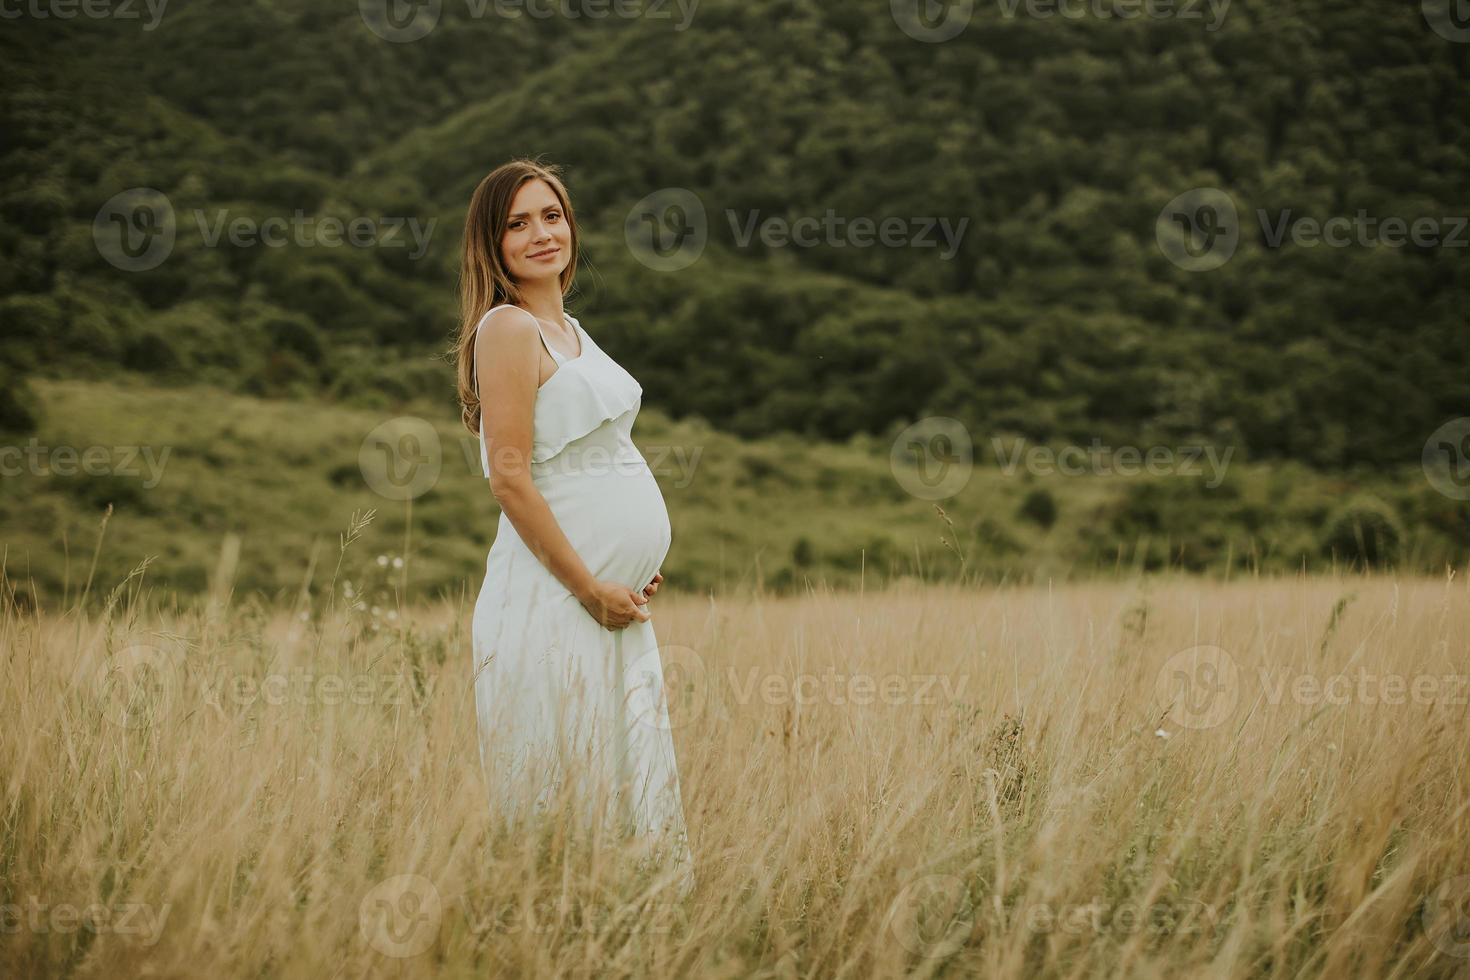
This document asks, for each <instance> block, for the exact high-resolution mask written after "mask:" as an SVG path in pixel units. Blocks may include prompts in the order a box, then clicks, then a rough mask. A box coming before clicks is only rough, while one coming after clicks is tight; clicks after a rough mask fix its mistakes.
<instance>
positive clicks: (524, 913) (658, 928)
mask: <svg viewBox="0 0 1470 980" xmlns="http://www.w3.org/2000/svg"><path fill="white" fill-rule="evenodd" d="M459 906H460V909H461V913H462V915H463V916H464V921H465V926H466V927H467V929H468V930H469V932H470V933H471V934H472V935H475V936H481V937H483V936H486V935H487V934H497V935H506V936H511V935H533V936H535V935H557V936H567V935H583V934H588V935H592V936H606V935H608V934H609V933H610V932H613V931H616V932H617V934H618V935H631V934H638V935H646V936H671V937H673V942H674V944H675V945H682V943H683V942H684V941H685V940H686V939H687V938H688V935H689V924H690V923H689V917H688V914H687V912H686V910H685V908H684V904H683V903H682V902H655V901H647V900H639V901H634V902H622V903H615V904H611V905H609V904H607V903H604V902H600V901H597V900H595V899H593V900H582V899H576V898H568V897H561V898H557V899H549V898H548V899H537V900H535V901H532V902H530V903H523V902H522V901H520V899H519V898H518V897H516V896H507V895H505V894H503V893H501V894H490V895H485V896H480V895H471V894H463V895H461V896H460V898H459Z"/></svg>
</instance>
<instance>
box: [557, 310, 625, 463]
mask: <svg viewBox="0 0 1470 980" xmlns="http://www.w3.org/2000/svg"><path fill="white" fill-rule="evenodd" d="M584 336H585V335H584ZM642 403H643V386H642V385H640V384H639V383H638V381H637V379H635V378H634V377H633V376H632V375H631V374H629V373H628V372H627V371H625V370H623V369H622V367H621V366H619V365H618V363H617V362H616V361H614V360H613V359H612V358H610V357H608V356H606V355H605V354H603V353H602V349H601V348H599V347H596V346H595V345H594V346H593V348H592V349H591V350H588V351H584V352H583V356H581V357H575V358H572V359H571V360H569V361H567V362H565V363H564V364H562V366H561V367H559V368H557V371H556V373H555V374H553V375H552V376H551V377H550V378H548V379H547V381H546V384H544V385H542V386H541V389H540V390H539V391H538V392H537V393H536V413H535V429H534V432H533V434H532V440H531V441H532V445H531V461H532V462H534V463H544V462H546V461H547V460H548V459H551V458H553V457H554V456H556V454H557V453H559V452H561V451H562V450H563V449H565V448H566V446H567V443H570V442H572V441H574V440H576V439H580V438H582V437H583V436H585V435H587V434H588V433H589V432H592V431H593V430H595V429H596V428H598V427H599V426H600V425H602V423H604V422H606V421H608V420H610V419H616V418H621V417H622V416H623V415H624V414H625V413H627V412H630V411H635V410H637V409H638V407H639V406H640V405H642Z"/></svg>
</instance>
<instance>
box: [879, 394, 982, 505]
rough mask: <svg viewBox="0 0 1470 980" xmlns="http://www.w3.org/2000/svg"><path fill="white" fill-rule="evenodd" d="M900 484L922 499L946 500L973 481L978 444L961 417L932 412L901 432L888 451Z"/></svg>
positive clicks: (894, 475) (890, 464) (895, 475)
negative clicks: (971, 437) (932, 413)
mask: <svg viewBox="0 0 1470 980" xmlns="http://www.w3.org/2000/svg"><path fill="white" fill-rule="evenodd" d="M888 467H889V469H890V470H891V471H892V473H893V478H894V479H895V480H897V481H898V485H899V486H901V487H903V489H904V490H906V491H908V492H909V493H910V494H912V495H913V496H915V497H918V498H919V499H920V500H945V499H947V498H949V497H953V496H954V495H955V494H957V493H959V492H960V491H961V490H963V489H965V487H966V486H967V485H968V484H969V482H970V474H971V473H972V471H973V470H974V468H975V444H974V442H972V441H971V439H970V430H969V429H967V428H965V424H964V423H963V422H961V421H960V420H959V419H953V418H949V417H948V416H943V415H931V416H930V417H928V418H924V419H920V420H919V421H917V422H915V423H914V424H913V425H910V426H908V427H907V428H905V429H904V430H903V431H902V432H900V433H899V434H898V436H897V438H895V439H894V440H893V448H892V449H890V450H889V453H888Z"/></svg>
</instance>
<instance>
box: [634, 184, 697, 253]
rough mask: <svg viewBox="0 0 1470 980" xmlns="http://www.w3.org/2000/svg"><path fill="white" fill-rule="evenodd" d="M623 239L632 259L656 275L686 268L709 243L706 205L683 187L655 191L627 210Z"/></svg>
mask: <svg viewBox="0 0 1470 980" xmlns="http://www.w3.org/2000/svg"><path fill="white" fill-rule="evenodd" d="M623 239H624V241H626V242H627V243H628V250H629V251H630V252H632V253H633V257H634V258H636V259H637V260H638V261H639V262H642V263H643V264H644V265H646V266H648V268H650V269H653V270H654V271H656V272H678V271H679V270H680V269H684V268H687V267H689V266H691V265H693V264H694V263H695V262H697V261H698V260H699V257H700V256H701V255H703V254H704V246H705V244H706V243H707V242H708V241H709V218H708V216H707V215H706V214H705V211H704V202H703V201H701V200H700V199H699V195H697V194H695V193H694V192H693V191H691V190H686V189H685V188H683V187H664V188H661V189H660V190H656V191H654V192H653V193H652V194H649V195H648V196H647V197H645V198H643V200H641V201H639V202H638V203H637V204H635V205H633V207H632V208H631V209H630V210H629V211H628V217H627V218H626V219H625V220H624V222H623Z"/></svg>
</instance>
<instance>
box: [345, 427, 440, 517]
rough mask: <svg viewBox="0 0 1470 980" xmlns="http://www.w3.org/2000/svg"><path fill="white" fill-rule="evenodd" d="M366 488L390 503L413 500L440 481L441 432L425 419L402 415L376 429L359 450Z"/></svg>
mask: <svg viewBox="0 0 1470 980" xmlns="http://www.w3.org/2000/svg"><path fill="white" fill-rule="evenodd" d="M357 464H358V467H359V468H360V469H361V470H362V477H363V479H364V480H366V481H367V485H368V487H369V488H371V489H372V491H373V492H374V493H376V494H377V495H378V496H380V497H385V498H387V499H388V500H412V499H413V498H415V497H421V496H423V495H424V494H425V493H428V492H429V490H431V489H432V488H433V486H434V485H435V484H436V483H438V482H439V473H440V471H441V470H442V468H443V464H444V454H443V451H442V450H441V447H440V445H439V433H438V431H437V430H435V428H434V426H433V425H432V424H430V423H429V422H427V421H425V420H424V419H421V418H418V417H416V416H413V415H401V416H399V417H397V418H391V419H389V420H388V421H386V422H384V423H382V424H381V425H377V426H374V427H373V430H372V431H371V432H369V433H368V434H367V436H366V438H364V439H363V440H362V445H361V446H360V447H359V448H358V451H357Z"/></svg>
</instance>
